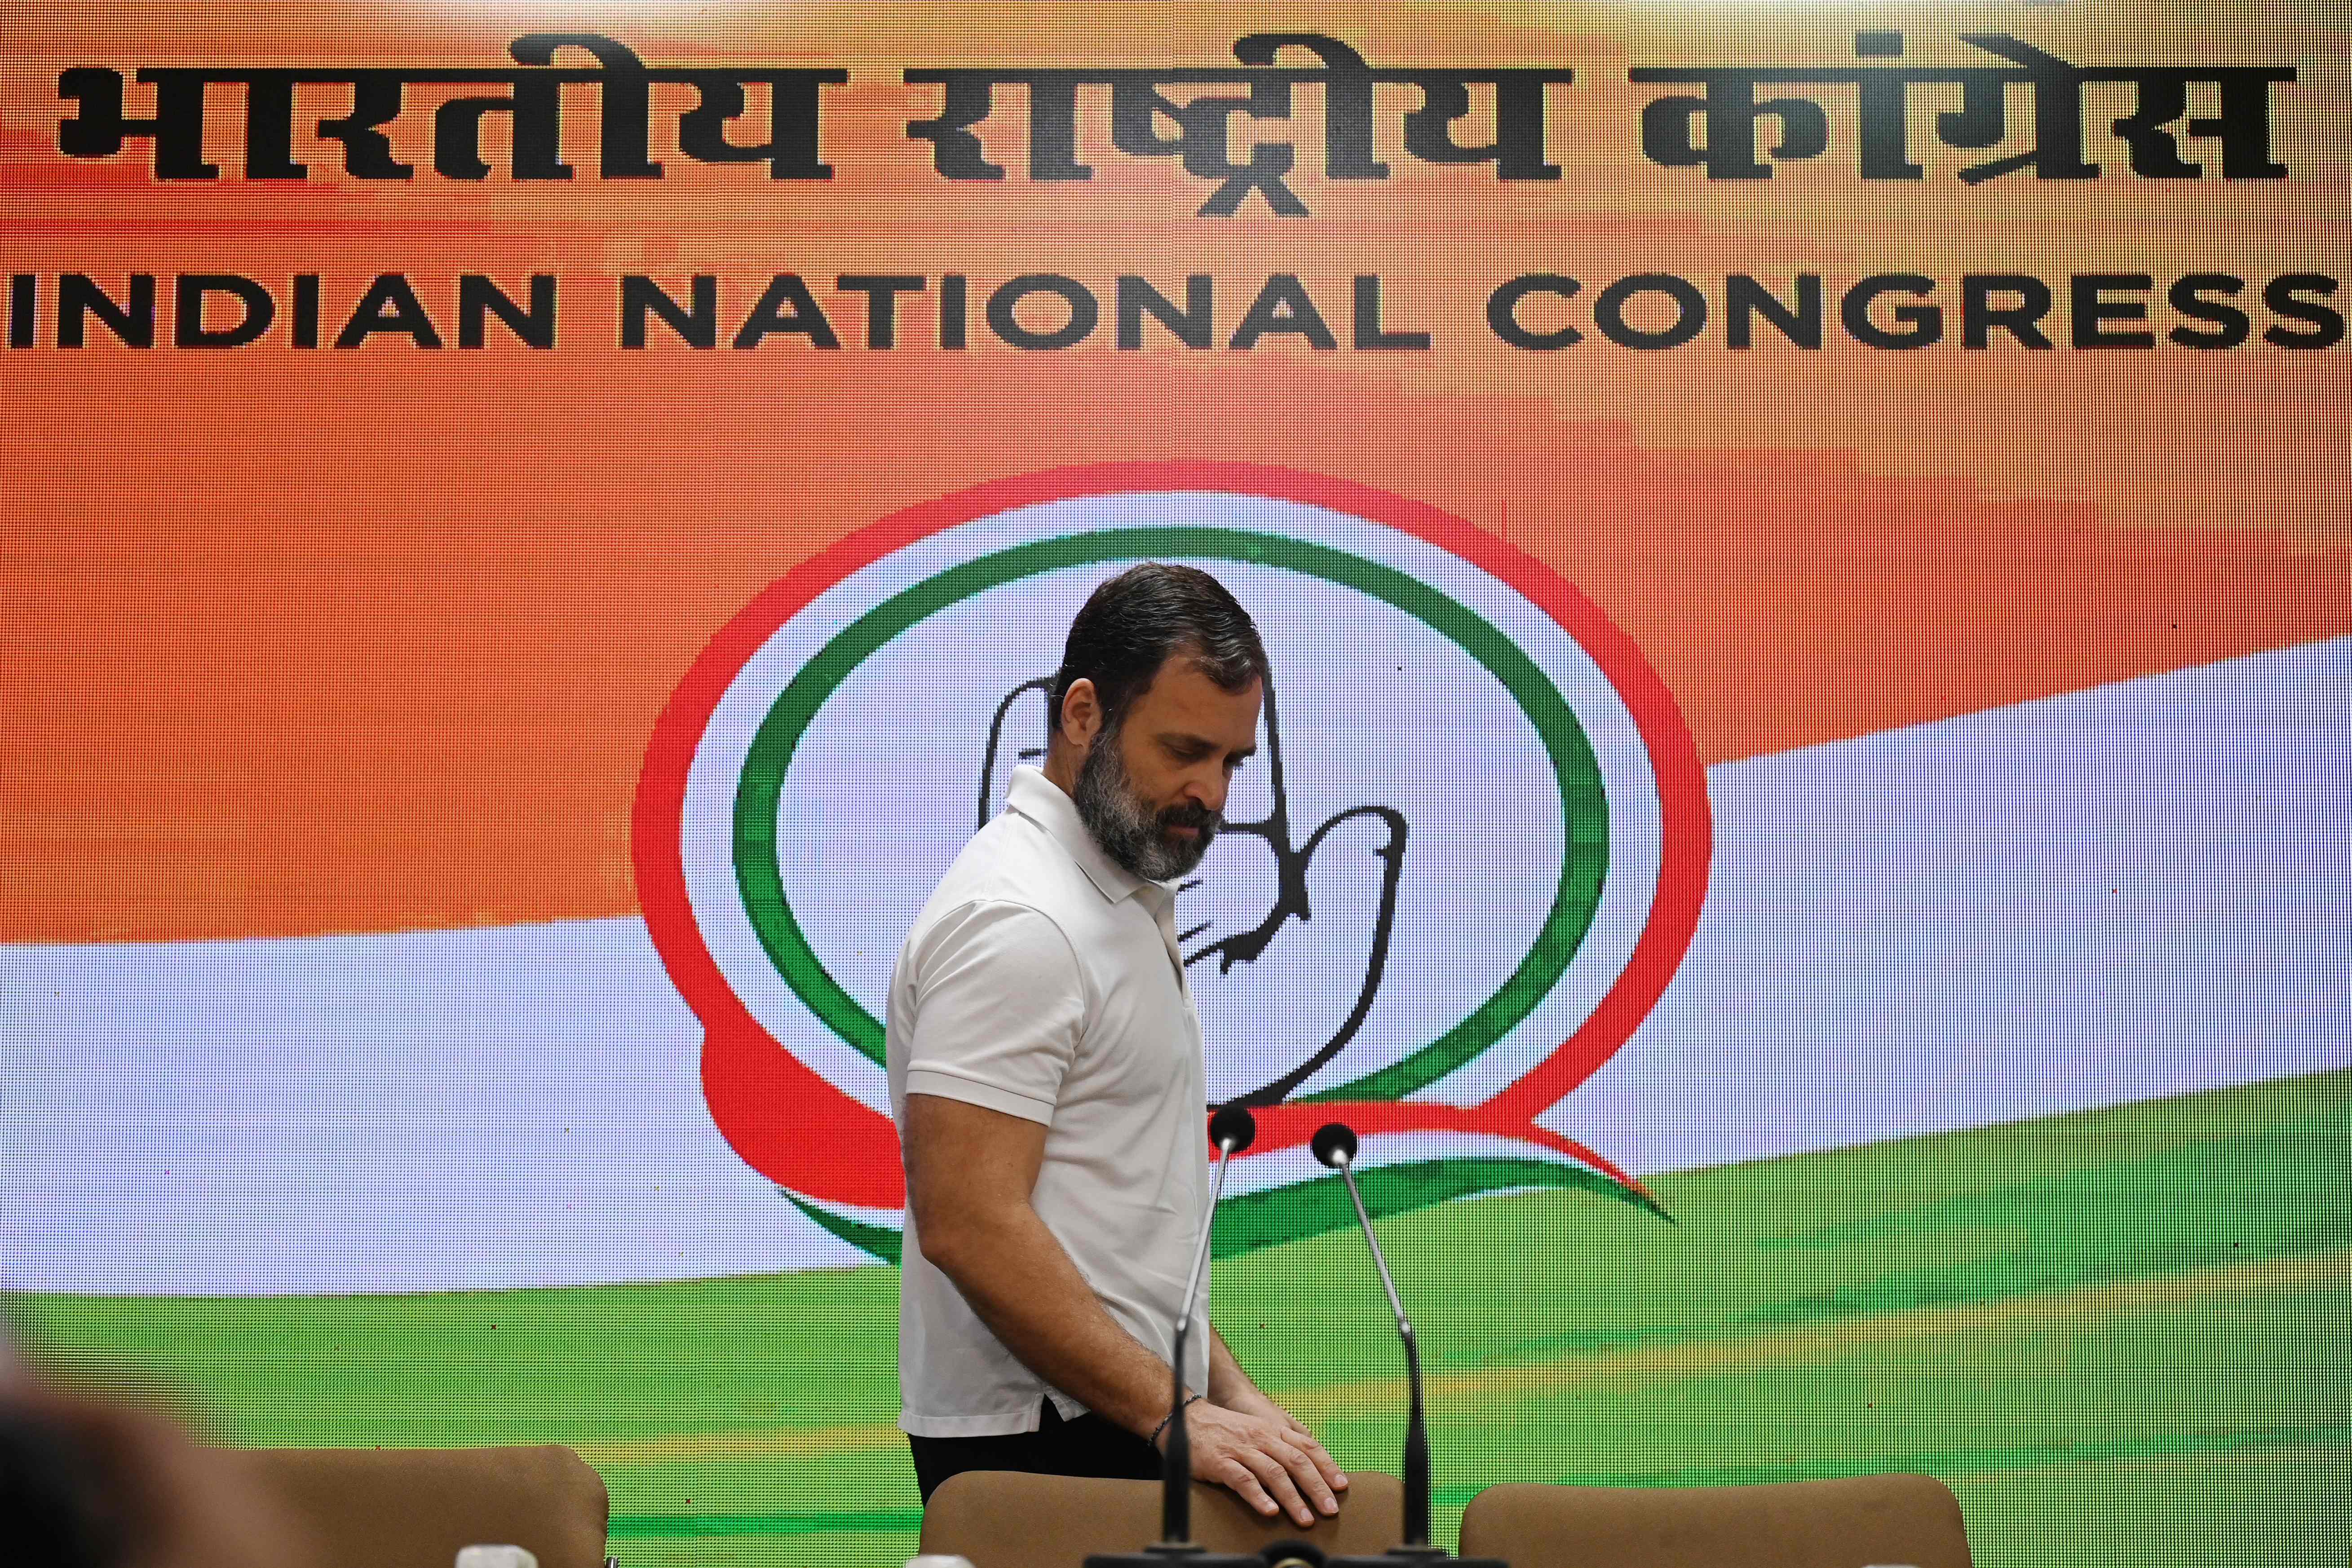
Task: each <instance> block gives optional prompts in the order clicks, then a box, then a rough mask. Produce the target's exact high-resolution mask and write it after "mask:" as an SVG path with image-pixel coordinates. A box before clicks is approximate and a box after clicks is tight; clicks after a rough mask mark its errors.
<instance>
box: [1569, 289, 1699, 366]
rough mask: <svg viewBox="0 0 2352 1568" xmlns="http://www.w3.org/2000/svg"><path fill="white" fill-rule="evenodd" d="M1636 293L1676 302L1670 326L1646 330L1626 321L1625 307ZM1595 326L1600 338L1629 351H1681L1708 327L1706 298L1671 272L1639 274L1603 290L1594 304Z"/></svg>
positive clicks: (1593, 317)
mask: <svg viewBox="0 0 2352 1568" xmlns="http://www.w3.org/2000/svg"><path fill="white" fill-rule="evenodd" d="M1637 294H1664V296H1665V297H1666V298H1667V299H1669V300H1673V301H1674V302H1675V319H1674V322H1673V324H1672V325H1671V326H1665V327H1661V328H1659V329H1658V330H1657V331H1654V332H1653V331H1643V329H1641V328H1639V327H1637V326H1634V325H1633V323H1632V322H1631V321H1627V320H1626V319H1625V306H1626V304H1627V302H1628V301H1630V300H1633V297H1634V296H1635V295H1637ZM1592 324H1593V325H1594V326H1597V327H1599V328H1600V329H1601V336H1602V337H1604V338H1607V339H1608V340H1609V341H1610V342H1612V343H1615V344H1616V345H1617V346H1618V347H1619V348H1626V349H1672V348H1680V347H1681V346H1682V345H1683V344H1685V343H1686V342H1690V341H1691V340H1692V339H1693V338H1695V337H1696V336H1698V335H1699V333H1700V332H1701V331H1705V330H1706V295H1704V294H1702V293H1700V292H1699V291H1698V289H1697V288H1696V285H1694V284H1693V283H1691V281H1690V280H1689V279H1685V278H1677V277H1675V275H1674V274H1673V273H1671V272H1636V273H1633V274H1632V275H1631V276H1629V277H1624V278H1620V279H1617V281H1616V282H1614V283H1612V284H1611V285H1609V287H1608V288H1606V289H1602V290H1601V293H1600V295H1599V296H1598V297H1597V298H1596V299H1594V300H1593V301H1592Z"/></svg>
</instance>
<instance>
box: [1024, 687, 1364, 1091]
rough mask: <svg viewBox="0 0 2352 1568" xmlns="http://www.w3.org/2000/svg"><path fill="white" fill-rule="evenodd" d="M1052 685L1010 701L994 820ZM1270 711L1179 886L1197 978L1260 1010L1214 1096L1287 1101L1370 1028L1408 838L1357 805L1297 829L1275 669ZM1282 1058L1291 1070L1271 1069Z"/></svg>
mask: <svg viewBox="0 0 2352 1568" xmlns="http://www.w3.org/2000/svg"><path fill="white" fill-rule="evenodd" d="M1050 685H1051V682H1050V681H1048V680H1043V679H1040V680H1030V681H1024V682H1023V683H1022V684H1021V685H1019V686H1016V687H1014V688H1013V690H1011V691H1010V692H1008V693H1006V694H1005V696H1004V698H1003V700H1001V701H1000V702H998V704H997V705H996V711H995V713H994V715H993V717H992V720H991V721H990V724H989V729H988V742H987V745H986V749H985V751H984V752H983V754H982V762H981V784H980V801H979V818H978V821H979V824H980V825H985V824H986V822H987V821H988V820H989V818H990V817H991V816H993V815H995V813H996V812H997V811H998V810H1000V809H1002V807H1003V797H1004V790H1005V787H1006V784H1007V782H1008V781H1009V779H1010V777H1011V774H1012V771H1013V764H1014V763H1034V762H1036V761H1038V760H1039V759H1041V758H1042V757H1043V756H1044V754H1045V753H1044V748H1043V747H1030V748H1020V749H1017V750H1013V749H1009V748H1008V745H1007V739H1006V736H1007V731H1008V729H1010V731H1012V733H1013V734H1019V733H1022V732H1024V731H1025V732H1028V733H1032V734H1041V733H1043V732H1044V731H1045V704H1046V701H1047V692H1048V690H1049V689H1050ZM1032 711H1034V713H1035V715H1036V719H1037V722H1036V725H1035V727H1034V729H1032V728H1031V727H1030V724H1029V722H1028V715H1029V714H1030V712H1032ZM1016 714H1017V715H1018V717H1017V718H1016ZM1260 722H1261V724H1262V726H1263V730H1264V735H1263V742H1264V743H1263V745H1262V747H1261V749H1260V753H1259V761H1258V762H1256V763H1253V764H1252V766H1251V768H1250V769H1248V770H1245V771H1244V773H1242V774H1241V775H1240V776H1239V777H1237V778H1236V779H1235V781H1234V790H1233V793H1232V795H1230V796H1229V797H1228V799H1227V801H1226V803H1225V805H1226V822H1225V826H1224V827H1223V830H1222V831H1221V832H1219V834H1218V835H1217V837H1216V839H1215V841H1214V842H1213V843H1212V844H1211V845H1210V847H1209V852H1208V854H1207V856H1206V857H1205V858H1203V859H1202V862H1201V866H1200V868H1199V869H1198V871H1197V872H1196V873H1195V874H1194V875H1193V876H1192V877H1190V878H1188V879H1185V880H1184V881H1183V882H1181V883H1180V884H1179V885H1178V889H1177V892H1178V903H1177V919H1178V921H1179V922H1180V925H1181V929H1180V931H1179V932H1178V941H1179V942H1180V944H1181V948H1182V952H1183V956H1184V963H1185V967H1186V968H1187V969H1188V970H1189V971H1191V972H1192V975H1193V983H1194V987H1195V989H1196V990H1198V989H1201V985H1202V979H1203V978H1205V977H1209V976H1213V977H1214V979H1215V981H1216V982H1217V991H1216V994H1215V999H1214V1001H1213V1003H1212V1004H1211V1005H1212V1009H1213V1011H1217V1012H1223V1013H1225V1014H1227V1015H1228V1016H1231V1017H1234V1018H1236V1019H1246V1020H1248V1024H1247V1026H1246V1035H1245V1037H1246V1038H1247V1039H1249V1041H1250V1042H1251V1047H1250V1049H1249V1055H1248V1059H1247V1060H1246V1061H1244V1062H1240V1063H1230V1064H1229V1065H1228V1067H1227V1070H1226V1071H1225V1072H1223V1073H1219V1072H1216V1070H1215V1064H1214V1063H1213V1068H1212V1070H1213V1076H1215V1077H1233V1079H1234V1080H1233V1083H1232V1084H1230V1085H1226V1086H1213V1087H1216V1088H1218V1092H1217V1093H1216V1094H1215V1096H1214V1098H1216V1099H1218V1100H1238V1101H1239V1102H1241V1103H1243V1104H1246V1105H1273V1104H1276V1103H1278V1102H1280V1101H1281V1100H1285V1099H1286V1098H1287V1097H1288V1096H1289V1095H1290V1094H1292V1093H1293V1092H1294V1091H1296V1090H1297V1089H1298V1087H1299V1086H1300V1085H1301V1084H1303V1083H1305V1082H1306V1081H1307V1079H1309V1078H1310V1077H1312V1076H1313V1075H1314V1074H1315V1073H1317V1072H1318V1071H1319V1070H1320V1069H1321V1068H1323V1067H1324V1066H1325V1065H1326V1064H1328V1062H1330V1061H1331V1060H1332V1059H1333V1058H1336V1057H1338V1056H1339V1053H1340V1052H1341V1051H1343V1050H1345V1049H1346V1048H1347V1047H1348V1043H1349V1041H1350V1040H1352V1039H1354V1038H1355V1037H1356V1035H1357V1032H1358V1031H1359V1030H1360V1029H1361V1028H1362V1027H1363V1025H1364V1020H1365V1018H1366V1017H1367V1016H1369V1015H1370V1012H1371V1009H1372V1004H1373V1001H1374V1000H1375V998H1376V997H1377V996H1378V995H1379V993H1380V986H1381V973H1382V971H1383V969H1384V968H1385V967H1386V965H1387V963H1388V953H1389V942H1390V939H1391V935H1392V933H1393V931H1394V929H1395V924H1396V908H1397V882H1398V879H1399V876H1400V875H1401V874H1402V870H1403V866H1404V845H1405V835H1406V826H1405V819H1404V816H1403V814H1402V813H1401V812H1399V811H1397V810H1396V809H1395V808H1393V807H1391V806H1386V805H1351V806H1347V807H1344V808H1342V809H1341V810H1339V811H1337V812H1334V813H1333V814H1332V815H1331V816H1328V817H1327V818H1325V819H1324V821H1323V822H1322V823H1321V824H1320V825H1319V826H1317V827H1316V828H1315V830H1314V831H1313V832H1311V833H1309V834H1308V835H1307V837H1306V838H1305V839H1304V841H1300V840H1298V839H1297V838H1296V837H1295V836H1294V832H1293V829H1292V826H1291V820H1290V791H1289V787H1288V781H1287V777H1286V773H1285V768H1284V758H1283V753H1282V725H1281V720H1280V709H1279V706H1278V704H1277V702H1276V696H1275V689H1274V683H1273V682H1272V681H1271V680H1269V681H1268V682H1267V683H1266V689H1265V714H1264V717H1263V719H1262V720H1261V721H1260ZM1261 778H1262V779H1263V783H1260V782H1259V781H1260V779H1261ZM1244 813H1246V814H1247V816H1246V817H1244V816H1243V814H1244ZM1318 913H1319V914H1320V916H1321V919H1320V921H1318V918H1317V917H1318ZM1204 999H1206V998H1204ZM1220 1032H1221V1033H1223V1031H1220ZM1274 1067H1280V1068H1282V1069H1283V1070H1281V1071H1279V1072H1277V1073H1276V1074H1275V1075H1274V1076H1273V1077H1272V1078H1270V1079H1268V1078H1265V1076H1264V1075H1265V1073H1266V1072H1267V1071H1268V1069H1269V1068H1274ZM1236 1073H1237V1074H1238V1075H1239V1076H1238V1077H1234V1074H1236Z"/></svg>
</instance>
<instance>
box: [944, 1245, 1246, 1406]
mask: <svg viewBox="0 0 2352 1568" xmlns="http://www.w3.org/2000/svg"><path fill="white" fill-rule="evenodd" d="M936 1250H937V1253H938V1255H939V1256H937V1257H935V1256H934V1249H933V1248H932V1247H930V1246H929V1245H927V1246H926V1248H925V1254H924V1255H925V1256H926V1257H929V1258H932V1259H933V1261H934V1262H935V1263H938V1265H939V1267H940V1271H941V1272H942V1273H944V1274H946V1275H947V1277H948V1278H949V1279H950V1280H951V1281H952V1282H953V1283H954V1285H955V1288H956V1289H958V1290H959V1291H961V1293H962V1295H963V1299H964V1300H966V1301H967V1302H969V1303H971V1310H973V1311H974V1312H976V1313H978V1314H979V1315H980V1321H982V1322H983V1323H985V1324H987V1325H988V1331H989V1332H991V1333H992V1334H994V1335H995V1336H996V1337H997V1339H998V1340H999V1341H1001V1342H1003V1345H1004V1347H1005V1348H1006V1349H1007V1350H1009V1351H1011V1352H1013V1354H1014V1355H1016V1356H1018V1357H1019V1358H1020V1359H1021V1363H1022V1364H1023V1365H1024V1366H1025V1367H1027V1368H1028V1369H1029V1370H1030V1371H1032V1372H1034V1373H1036V1374H1037V1375H1038V1376H1040V1377H1042V1378H1044V1379H1045V1381H1046V1382H1048V1383H1050V1384H1053V1385H1054V1386H1055V1388H1058V1389H1060V1390H1061V1391H1062V1392H1064V1393H1065V1394H1069V1395H1070V1396H1071V1397H1073V1398H1075V1399H1076V1400H1077V1401H1078V1402H1079V1403H1080V1404H1082V1405H1085V1406H1086V1407H1087V1409H1089V1410H1092V1411H1094V1412H1095V1413H1096V1414H1097V1415H1101V1416H1103V1417H1104V1418H1105V1419H1107V1420H1109V1421H1112V1422H1115V1423H1117V1424H1118V1425H1119V1426H1124V1427H1126V1428H1127V1429H1128V1430H1129V1431H1130V1432H1133V1433H1135V1434H1137V1435H1138V1436H1148V1435H1150V1432H1151V1431H1152V1429H1153V1428H1154V1427H1156V1426H1159V1424H1160V1418H1161V1417H1162V1416H1164V1415H1167V1414H1168V1398H1169V1394H1170V1390H1171V1377H1170V1373H1169V1367H1168V1363H1166V1362H1164V1361H1162V1360H1160V1358H1159V1357H1158V1356H1156V1355H1154V1354H1152V1352H1150V1351H1149V1350H1146V1349H1145V1348H1144V1347H1143V1345H1142V1344H1141V1343H1140V1342H1138V1341H1137V1340H1136V1338H1135V1336H1134V1335H1132V1334H1130V1333H1129V1332H1128V1331H1126V1330H1125V1329H1123V1328H1121V1327H1119V1325H1118V1321H1117V1320H1115V1319H1114V1318H1112V1316H1111V1315H1110V1313H1109V1312H1108V1311H1106V1310H1104V1308H1103V1305H1102V1302H1101V1301H1100V1300H1097V1298H1096V1296H1095V1293H1094V1290H1093V1289H1092V1288H1091V1287H1089V1286H1088V1285H1087V1281H1086V1277H1085V1276H1084V1275H1082V1274H1080V1273H1079V1272H1078V1268H1077V1265H1076V1264H1075V1263H1073V1262H1071V1261H1070V1255H1069V1254H1068V1253H1067V1252H1066V1251H1065V1250H1063V1247H1062V1244H1061V1243H1060V1242H1059V1241H1057V1240H1055V1237H1054V1233H1053V1232H1052V1231H1050V1230H1048V1229H1046V1228H1045V1221H1044V1220H1042V1219H1039V1218H1038V1217H1037V1213H1036V1211H1035V1210H1034V1209H1032V1208H1030V1207H1029V1206H1028V1205H1026V1204H1023V1205H1019V1207H1018V1209H1017V1212H1010V1213H1005V1214H1003V1215H998V1216H996V1217H995V1218H993V1219H992V1221H991V1222H990V1223H989V1224H987V1225H986V1226H984V1227H981V1226H970V1227H969V1232H968V1234H967V1235H965V1236H963V1237H959V1238H958V1244H957V1245H954V1246H949V1247H938V1248H937V1249H936ZM940 1258H944V1259H945V1261H940ZM1212 1345H1213V1347H1214V1345H1215V1342H1214V1341H1212ZM1214 1356H1215V1349H1214V1348H1212V1351H1211V1357H1212V1363H1211V1364H1212V1365H1213V1364H1214ZM1226 1359H1227V1360H1228V1361H1231V1359H1232V1352H1226Z"/></svg>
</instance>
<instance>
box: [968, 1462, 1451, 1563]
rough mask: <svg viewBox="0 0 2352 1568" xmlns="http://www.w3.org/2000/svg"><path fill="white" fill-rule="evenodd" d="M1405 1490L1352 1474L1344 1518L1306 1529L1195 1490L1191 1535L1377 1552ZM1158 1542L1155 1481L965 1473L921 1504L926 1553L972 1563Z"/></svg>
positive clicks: (1226, 1496) (1224, 1545)
mask: <svg viewBox="0 0 2352 1568" xmlns="http://www.w3.org/2000/svg"><path fill="white" fill-rule="evenodd" d="M1403 1510H1404V1489H1403V1487H1402V1486H1401V1485H1400V1484H1399V1483H1398V1481H1397V1479H1396V1478H1395V1477H1394V1476H1384V1475H1381V1474H1380V1473H1379V1472H1378V1471H1376V1470H1349V1472H1348V1489H1347V1491H1345V1492H1344V1493H1342V1494H1341V1496H1340V1500H1339V1516H1338V1517H1337V1518H1334V1519H1325V1520H1318V1521H1317V1523H1316V1524H1315V1527H1314V1528H1313V1529H1311V1530H1301V1529H1300V1528H1299V1527H1298V1526H1297V1525H1296V1524H1294V1523H1292V1522H1291V1521H1289V1520H1288V1519H1287V1518H1281V1517H1277V1518H1276V1519H1273V1520H1265V1519H1260V1518H1259V1517H1258V1516H1257V1515H1256V1514H1255V1513H1254V1512H1252V1511H1251V1510H1249V1509H1247V1508H1245V1507H1244V1506H1243V1504H1242V1501H1241V1500H1240V1499H1238V1498H1236V1497H1234V1494H1233V1493H1231V1492H1229V1491H1227V1490H1225V1489H1223V1487H1210V1486H1202V1485H1201V1484H1200V1483H1198V1482H1195V1483H1194V1484H1193V1487H1192V1539H1193V1540H1195V1541H1197V1542H1200V1543H1201V1544H1202V1545H1203V1546H1205V1547H1207V1548H1209V1549H1210V1550H1211V1551H1213V1552H1256V1551H1258V1550H1259V1549H1260V1548H1262V1547H1264V1546H1265V1545H1267V1544H1268V1543H1270V1542H1276V1541H1282V1540H1286V1539H1288V1540H1297V1541H1306V1542H1313V1543H1314V1544H1315V1545H1316V1546H1317V1547H1318V1549H1320V1550H1321V1551H1322V1552H1324V1554H1325V1555H1327V1556H1329V1555H1335V1554H1339V1553H1343V1552H1344V1553H1349V1554H1362V1555H1367V1556H1368V1555H1370V1554H1371V1553H1373V1552H1385V1551H1387V1550H1388V1549H1389V1548H1390V1547H1391V1546H1393V1545H1395V1544H1396V1542H1397V1538H1398V1536H1399V1535H1400V1534H1401V1533H1402V1530H1403V1526H1404V1511H1403ZM1158 1539H1160V1483H1159V1482H1158V1481H1114V1480H1096V1479H1089V1478H1086V1477H1080V1476H1032V1475H1024V1474H1019V1473H1016V1472H1013V1471H1010V1470H966V1471H965V1472H964V1473H963V1474H961V1475H960V1476H950V1477H949V1478H948V1479H946V1480H944V1481H942V1482H940V1488H939V1489H938V1490H937V1491H935V1492H933V1493H932V1494H931V1500H930V1503H929V1506H928V1507H926V1508H925V1509H924V1510H923V1550H924V1551H925V1552H955V1553H957V1554H959V1555H961V1556H964V1557H969V1558H971V1561H972V1568H1077V1565H1078V1563H1080V1562H1082V1561H1084V1559H1085V1558H1086V1557H1087V1554H1088V1553H1089V1552H1134V1551H1136V1550H1138V1549H1139V1548H1141V1547H1143V1546H1145V1545H1147V1544H1149V1543H1150V1542H1154V1541H1157V1540H1158Z"/></svg>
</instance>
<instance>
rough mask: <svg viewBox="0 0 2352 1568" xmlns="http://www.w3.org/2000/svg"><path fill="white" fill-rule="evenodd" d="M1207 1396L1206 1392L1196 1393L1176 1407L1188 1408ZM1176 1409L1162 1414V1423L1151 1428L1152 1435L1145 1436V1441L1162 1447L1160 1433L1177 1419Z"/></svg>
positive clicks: (1153, 1445)
mask: <svg viewBox="0 0 2352 1568" xmlns="http://www.w3.org/2000/svg"><path fill="white" fill-rule="evenodd" d="M1207 1397H1208V1395H1206V1394H1194V1395H1192V1398H1190V1399H1187V1400H1186V1401H1184V1403H1183V1404H1181V1405H1178V1406H1177V1407H1176V1410H1188V1409H1190V1408H1192V1405H1193V1404H1194V1403H1195V1402H1196V1401H1199V1400H1202V1399H1205V1398H1207ZM1176 1410H1171V1411H1170V1412H1169V1413H1168V1414H1167V1415H1162V1416H1161V1417H1160V1425H1159V1426H1154V1427H1153V1428H1152V1429H1151V1436H1149V1437H1147V1438H1145V1439H1144V1441H1145V1442H1147V1443H1150V1445H1151V1446H1152V1447H1155V1448H1157V1447H1160V1434H1161V1433H1162V1432H1165V1431H1167V1430H1168V1423H1170V1422H1171V1421H1173V1420H1175V1419H1176Z"/></svg>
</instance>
